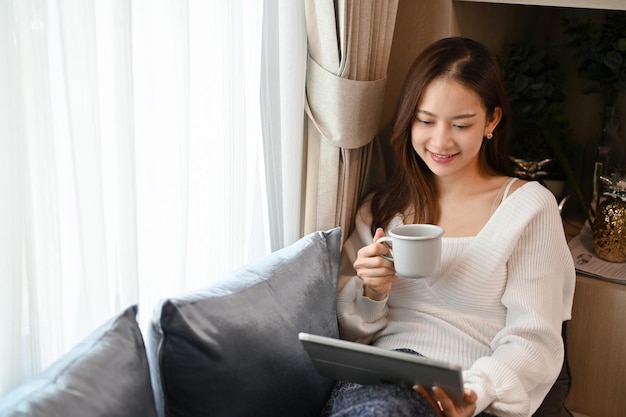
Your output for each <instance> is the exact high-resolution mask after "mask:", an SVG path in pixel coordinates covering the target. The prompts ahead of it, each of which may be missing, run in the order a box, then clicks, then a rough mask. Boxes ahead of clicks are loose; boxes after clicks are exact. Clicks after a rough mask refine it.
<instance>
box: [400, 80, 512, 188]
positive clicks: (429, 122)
mask: <svg viewBox="0 0 626 417" xmlns="http://www.w3.org/2000/svg"><path fill="white" fill-rule="evenodd" d="M501 113H502V112H501V110H500V108H496V109H495V111H494V115H493V116H492V118H491V120H487V114H486V110H485V108H484V106H483V103H482V101H481V99H480V96H478V94H476V93H475V92H474V91H473V90H470V89H468V88H466V87H465V86H463V85H462V84H460V83H459V82H457V81H453V80H449V79H446V78H439V79H435V80H433V81H432V82H431V83H430V84H429V85H428V86H427V87H426V89H425V90H424V92H423V94H422V99H421V102H420V103H419V104H418V107H417V113H416V117H415V121H414V122H413V125H412V127H411V143H412V145H413V149H415V152H417V154H418V155H419V156H420V157H421V158H422V159H423V160H424V162H425V163H426V165H428V167H429V168H430V170H431V171H432V172H433V173H434V174H435V175H436V176H437V177H449V176H453V177H454V176H459V175H463V176H465V175H467V174H475V173H478V170H479V165H478V154H479V151H480V147H481V145H482V142H483V137H484V136H486V135H487V133H490V132H493V130H494V129H495V127H496V125H497V124H498V121H499V120H500V117H501Z"/></svg>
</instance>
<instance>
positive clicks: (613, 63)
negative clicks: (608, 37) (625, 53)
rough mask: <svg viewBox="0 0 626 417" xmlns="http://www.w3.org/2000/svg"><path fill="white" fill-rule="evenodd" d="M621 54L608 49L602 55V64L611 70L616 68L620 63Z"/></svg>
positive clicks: (621, 59)
mask: <svg viewBox="0 0 626 417" xmlns="http://www.w3.org/2000/svg"><path fill="white" fill-rule="evenodd" d="M622 61H623V58H622V55H621V54H620V53H619V52H616V51H609V52H607V54H606V55H604V64H605V65H606V66H607V67H609V68H610V69H612V70H618V69H619V67H620V66H621V65H622Z"/></svg>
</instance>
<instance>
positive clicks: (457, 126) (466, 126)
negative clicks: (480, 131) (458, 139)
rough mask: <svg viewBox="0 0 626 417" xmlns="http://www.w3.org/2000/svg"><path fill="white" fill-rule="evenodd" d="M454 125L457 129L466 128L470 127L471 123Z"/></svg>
mask: <svg viewBox="0 0 626 417" xmlns="http://www.w3.org/2000/svg"><path fill="white" fill-rule="evenodd" d="M454 127H456V128H457V129H467V128H469V127H471V125H454Z"/></svg>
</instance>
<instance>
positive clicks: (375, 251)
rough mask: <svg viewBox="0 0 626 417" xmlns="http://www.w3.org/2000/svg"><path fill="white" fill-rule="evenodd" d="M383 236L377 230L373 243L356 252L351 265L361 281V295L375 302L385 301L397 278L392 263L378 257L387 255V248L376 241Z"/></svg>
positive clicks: (381, 232)
mask: <svg viewBox="0 0 626 417" xmlns="http://www.w3.org/2000/svg"><path fill="white" fill-rule="evenodd" d="M384 235H385V232H384V231H383V229H380V228H379V229H377V230H376V234H375V235H374V242H373V243H372V244H370V245H367V246H364V247H363V248H361V249H360V250H359V251H358V253H357V258H356V261H354V264H353V266H354V270H355V271H356V274H357V275H358V276H359V278H361V280H363V286H364V290H363V293H364V294H365V296H366V297H369V298H371V299H372V300H375V301H380V300H383V299H385V297H387V294H389V291H390V290H391V285H392V284H393V282H394V281H395V280H396V279H397V278H398V276H397V275H396V270H395V268H394V266H393V262H391V261H388V260H387V259H385V258H383V257H382V256H380V255H389V248H388V247H387V246H386V245H384V244H382V243H378V239H380V238H381V237H383V236H384Z"/></svg>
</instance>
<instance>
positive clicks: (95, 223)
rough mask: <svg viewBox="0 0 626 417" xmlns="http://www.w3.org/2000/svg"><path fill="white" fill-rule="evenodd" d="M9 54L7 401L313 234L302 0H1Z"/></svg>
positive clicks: (3, 97) (4, 85)
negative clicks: (74, 353) (44, 374)
mask: <svg viewBox="0 0 626 417" xmlns="http://www.w3.org/2000/svg"><path fill="white" fill-rule="evenodd" d="M268 27H271V28H273V29H272V30H271V31H270V32H271V33H270V32H268V29H267V28H268ZM264 28H265V29H264ZM286 32H289V33H286ZM270 34H273V36H269V35H270ZM285 54H287V55H285ZM0 60H1V62H2V65H0V91H2V92H3V93H2V94H0V147H1V148H0V285H1V287H0V313H2V317H3V320H2V321H1V324H0V334H1V335H2V338H0V396H1V395H2V394H3V393H4V392H6V391H7V390H8V389H10V388H11V387H12V386H15V385H16V384H18V383H19V382H21V381H23V380H24V379H25V378H27V377H29V376H30V375H33V374H34V373H37V372H38V371H40V370H41V369H42V368H45V367H46V366H47V365H49V364H50V363H51V362H52V361H54V360H55V359H56V358H58V357H59V356H60V355H61V354H62V353H63V352H65V351H67V350H68V349H69V348H71V346H73V345H74V344H75V343H76V342H77V341H78V340H80V338H82V337H84V336H85V335H86V334H88V333H89V332H90V331H91V330H92V329H94V328H95V327H96V326H97V325H98V324H100V323H102V322H103V321H105V320H106V319H107V318H108V317H110V316H111V315H112V314H114V313H116V312H117V311H119V310H120V309H121V308H124V307H126V306H127V305H130V304H134V303H139V309H140V317H142V321H146V320H147V318H148V317H149V315H150V314H151V312H152V308H153V307H154V305H155V304H156V302H157V300H158V299H159V298H161V297H165V296H172V295H175V294H179V293H181V292H184V291H188V290H191V289H194V288H198V287H201V286H203V285H206V284H207V283H208V282H209V281H210V280H211V279H215V278H219V277H221V276H222V275H224V274H226V273H228V272H229V271H231V270H232V269H234V268H237V267H239V266H242V265H244V264H245V263H247V262H250V261H251V260H253V259H256V258H258V257H260V256H262V255H264V254H266V253H268V252H269V251H271V250H273V249H276V248H278V247H280V246H282V245H286V244H288V243H291V242H292V241H294V240H295V239H297V238H298V237H299V234H300V228H299V223H300V221H299V218H298V216H299V204H300V203H299V201H300V183H299V182H298V181H297V178H301V177H298V176H297V175H295V177H296V180H295V181H294V180H293V179H291V180H289V181H285V180H284V178H285V177H284V175H283V174H284V173H285V170H287V169H289V170H292V171H290V172H288V176H291V177H293V176H294V173H298V172H300V171H301V167H300V166H299V165H298V163H297V161H298V160H299V159H300V158H295V159H296V161H295V162H294V161H293V160H291V159H289V158H286V156H287V155H293V152H294V151H298V148H300V149H301V146H302V145H301V140H300V141H298V140H297V136H298V135H299V137H300V138H301V136H302V127H301V126H302V115H303V112H304V110H303V108H304V107H303V99H302V96H303V89H304V87H303V80H304V72H305V67H306V31H305V29H304V12H303V6H302V5H301V2H300V1H297V2H293V1H292V0H265V1H264V2H262V1H259V0H212V1H203V0H164V1H155V0H133V1H128V0H110V1H97V0H0ZM286 63H288V64H286ZM262 64H263V65H262ZM274 65H275V66H276V67H277V68H279V69H280V70H281V72H280V76H279V77H276V76H274V75H273V76H268V75H267V73H263V75H262V72H261V68H262V67H263V68H268V67H272V66H274ZM285 65H287V66H285ZM269 82H273V83H276V84H275V85H273V86H272V85H270V86H268V85H265V86H264V87H263V88H261V87H260V86H261V85H262V84H266V83H269ZM261 91H264V92H265V93H264V94H263V97H264V99H263V100H264V101H263V105H264V109H265V110H264V112H265V113H267V112H269V113H271V114H272V117H271V118H268V116H267V114H265V115H262V113H261V109H260V101H261V100H260V99H261ZM272 91H281V92H283V93H281V94H278V95H276V94H268V93H267V92H272ZM298 108H299V109H300V110H299V116H300V120H299V121H296V122H285V120H286V119H285V118H286V117H291V114H292V113H294V112H295V113H298ZM270 120H272V121H273V124H269V121H270ZM271 126H274V127H273V128H270V127H271ZM263 131H265V133H266V139H265V142H264V138H263ZM268 134H273V135H272V137H271V138H270V137H268V136H267V135H268ZM294 136H296V137H294ZM287 138H289V140H286V139H287ZM267 161H270V165H267V164H268V162H267ZM268 196H269V197H268ZM294 202H295V203H294ZM296 207H297V209H296ZM277 208H280V210H278V212H279V213H280V214H281V215H280V216H278V217H276V216H274V218H273V220H272V223H271V224H270V218H269V215H268V213H269V212H270V211H271V212H272V213H275V212H277V211H276V210H277ZM294 210H295V211H294ZM294 213H295V214H294ZM283 219H288V220H287V221H286V222H282V220H283ZM277 225H278V226H277ZM275 231H276V232H277V233H278V234H276V233H275ZM270 232H271V233H270ZM270 242H272V243H271V244H270Z"/></svg>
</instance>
